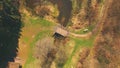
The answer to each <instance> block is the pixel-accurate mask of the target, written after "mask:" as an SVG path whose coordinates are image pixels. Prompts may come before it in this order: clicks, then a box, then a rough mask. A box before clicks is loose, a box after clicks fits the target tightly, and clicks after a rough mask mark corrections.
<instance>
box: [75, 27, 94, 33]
mask: <svg viewBox="0 0 120 68" xmlns="http://www.w3.org/2000/svg"><path fill="white" fill-rule="evenodd" d="M94 27H95V26H94V25H91V26H88V27H86V28H82V29H80V30H77V31H74V33H76V34H85V33H88V32H91V31H92V30H93V29H94ZM84 29H88V31H87V32H84Z"/></svg>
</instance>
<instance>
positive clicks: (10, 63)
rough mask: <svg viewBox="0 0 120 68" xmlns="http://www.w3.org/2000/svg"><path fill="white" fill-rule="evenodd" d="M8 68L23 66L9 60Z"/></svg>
mask: <svg viewBox="0 0 120 68" xmlns="http://www.w3.org/2000/svg"><path fill="white" fill-rule="evenodd" d="M8 68H21V66H20V64H19V63H15V62H8Z"/></svg>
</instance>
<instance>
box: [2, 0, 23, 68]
mask: <svg viewBox="0 0 120 68" xmlns="http://www.w3.org/2000/svg"><path fill="white" fill-rule="evenodd" d="M0 4H1V5H2V9H0V68H7V66H8V62H14V58H15V57H16V56H17V52H18V50H17V49H18V39H19V37H20V32H21V25H22V23H21V16H20V13H19V1H18V0H12V1H7V0H4V1H0Z"/></svg>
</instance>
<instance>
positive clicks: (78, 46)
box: [64, 36, 95, 68]
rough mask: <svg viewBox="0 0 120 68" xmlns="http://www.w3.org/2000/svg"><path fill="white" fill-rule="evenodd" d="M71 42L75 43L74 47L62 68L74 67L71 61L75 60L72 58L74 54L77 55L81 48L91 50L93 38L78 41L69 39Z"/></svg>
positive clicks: (77, 39)
mask: <svg viewBox="0 0 120 68" xmlns="http://www.w3.org/2000/svg"><path fill="white" fill-rule="evenodd" d="M71 40H73V41H74V42H75V46H74V48H73V51H72V53H71V55H70V56H69V58H68V60H67V61H66V64H65V65H64V68H72V66H73V67H74V65H75V63H73V62H72V61H73V60H72V59H77V58H74V56H75V54H79V53H78V52H79V50H80V49H81V48H82V47H89V48H91V47H92V46H93V42H94V40H95V36H93V37H91V38H90V39H79V38H73V37H71Z"/></svg>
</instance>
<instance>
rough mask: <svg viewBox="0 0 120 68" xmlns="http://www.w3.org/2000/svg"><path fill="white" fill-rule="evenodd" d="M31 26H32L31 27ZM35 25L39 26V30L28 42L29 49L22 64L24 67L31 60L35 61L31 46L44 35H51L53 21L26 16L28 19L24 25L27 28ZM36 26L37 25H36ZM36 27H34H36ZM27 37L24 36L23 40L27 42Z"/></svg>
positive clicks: (25, 67)
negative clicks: (26, 57)
mask: <svg viewBox="0 0 120 68" xmlns="http://www.w3.org/2000/svg"><path fill="white" fill-rule="evenodd" d="M31 26H33V27H31ZM35 26H40V28H41V31H38V33H37V34H36V35H35V37H34V38H33V40H32V42H31V43H29V45H30V49H29V55H28V59H27V61H26V63H25V65H24V68H27V67H28V65H29V64H31V63H32V62H33V61H35V58H34V57H33V53H34V51H33V48H34V45H35V43H36V42H37V41H38V40H40V39H42V38H44V37H45V36H52V32H53V31H52V30H51V29H52V27H53V26H54V23H52V22H50V21H47V20H45V19H42V18H39V17H28V21H27V22H25V25H24V27H27V28H35ZM37 28H38V27H37ZM37 28H36V29H37ZM28 40H29V38H26V37H25V38H24V41H25V42H28Z"/></svg>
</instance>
